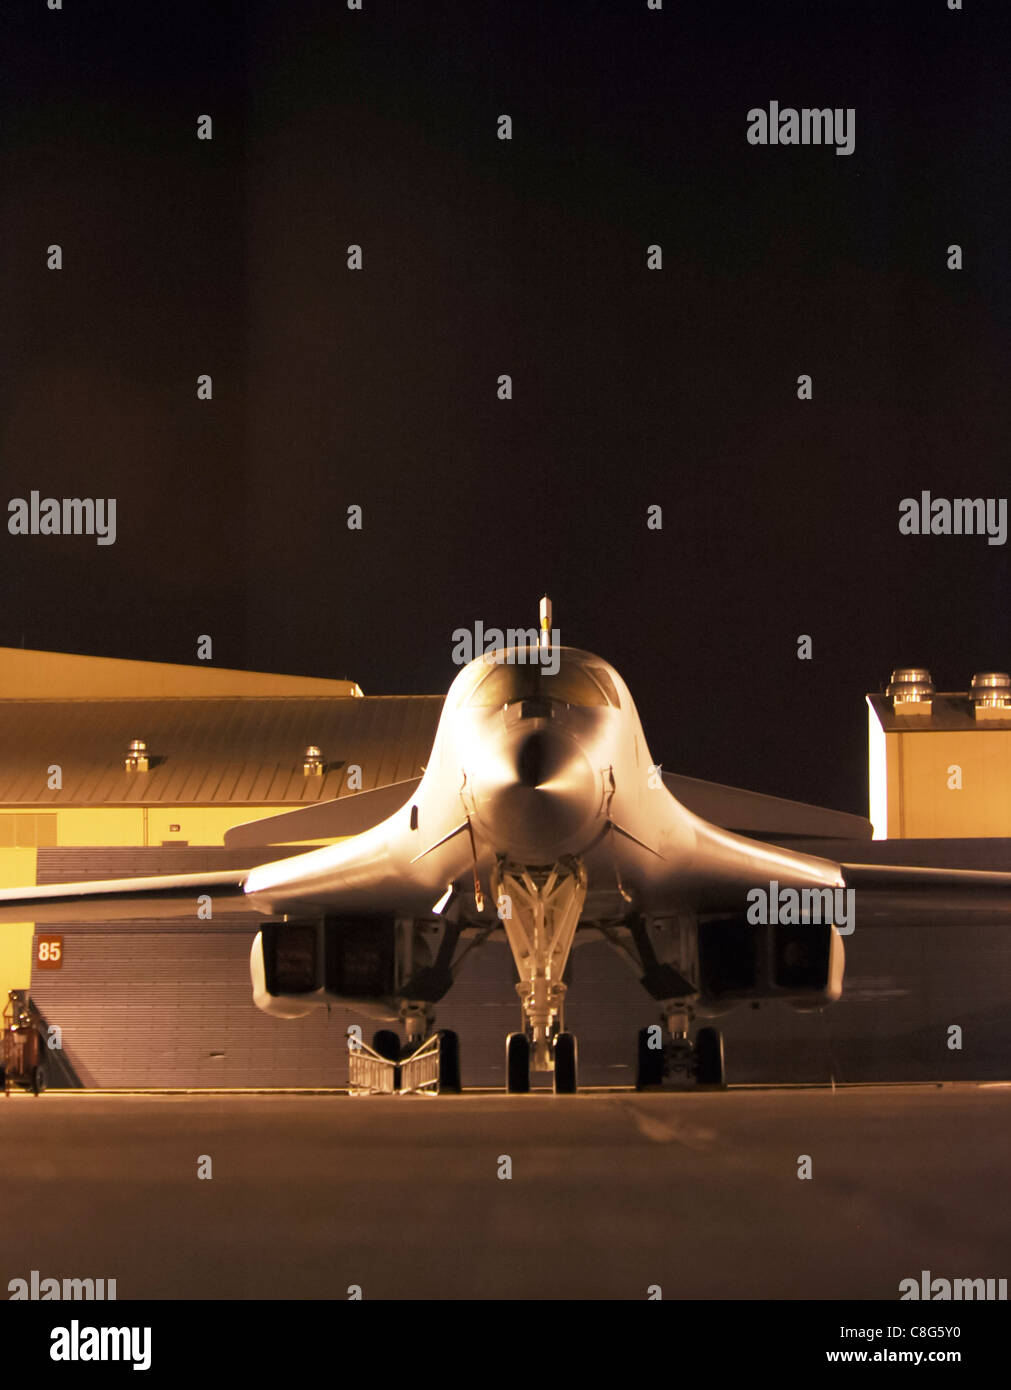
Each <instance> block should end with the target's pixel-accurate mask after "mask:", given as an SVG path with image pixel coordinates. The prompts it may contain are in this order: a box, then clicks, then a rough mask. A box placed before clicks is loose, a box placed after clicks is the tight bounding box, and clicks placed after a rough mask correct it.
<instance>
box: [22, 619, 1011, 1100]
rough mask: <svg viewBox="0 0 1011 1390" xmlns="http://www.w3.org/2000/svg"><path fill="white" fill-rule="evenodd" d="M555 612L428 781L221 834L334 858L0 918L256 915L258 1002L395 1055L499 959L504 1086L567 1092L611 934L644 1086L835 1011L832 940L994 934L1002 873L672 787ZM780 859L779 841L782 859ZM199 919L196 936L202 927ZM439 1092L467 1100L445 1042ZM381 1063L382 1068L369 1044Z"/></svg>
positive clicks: (599, 670)
mask: <svg viewBox="0 0 1011 1390" xmlns="http://www.w3.org/2000/svg"><path fill="white" fill-rule="evenodd" d="M550 622H551V619H550V604H549V603H548V602H547V600H544V601H543V602H542V611H541V631H540V633H539V634H538V631H537V629H531V630H530V631H529V638H530V640H528V641H526V642H525V643H521V644H517V645H514V646H511V647H507V648H499V649H497V650H492V651H489V652H486V653H484V654H483V655H480V656H478V657H477V658H475V659H474V660H473V661H471V662H469V664H467V665H466V666H465V667H464V668H463V669H462V670H461V671H460V673H459V674H458V675H457V677H456V679H455V680H454V681H453V683H452V685H451V686H450V689H449V693H448V695H447V697H446V702H445V705H444V708H443V711H442V715H441V718H440V721H439V726H438V730H437V732H436V736H435V742H434V744H433V747H432V751H431V755H430V757H429V760H428V764H427V766H426V767H425V769H424V774H423V776H422V777H420V778H418V779H412V780H410V781H406V782H400V783H396V784H393V785H391V786H387V787H382V788H378V789H375V790H372V791H366V792H361V793H358V794H357V795H354V796H349V797H347V796H346V797H342V798H340V799H338V800H336V801H330V802H326V803H322V804H319V805H315V806H307V807H302V808H300V809H297V810H294V811H288V812H285V813H282V814H280V815H278V816H272V817H268V818H266V819H262V820H259V821H255V822H250V823H249V824H247V825H244V826H238V827H235V828H234V829H233V830H232V831H230V832H229V833H228V835H227V836H226V841H225V843H226V845H229V846H258V847H261V848H263V849H264V850H265V852H266V847H267V846H268V845H271V844H272V845H274V846H277V847H280V846H282V845H285V846H288V847H289V850H288V852H289V855H290V846H291V845H292V844H298V843H304V842H305V841H311V840H320V839H331V840H333V841H334V843H331V844H328V845H326V846H325V847H323V848H317V849H310V850H307V851H306V852H303V853H295V854H294V855H290V857H288V858H280V859H279V858H276V857H275V858H274V859H273V860H272V861H271V862H266V863H262V864H260V865H259V866H258V867H256V868H253V869H243V870H228V871H223V872H212V873H197V874H170V875H162V876H159V877H156V878H143V879H136V878H134V879H118V880H106V881H99V882H90V883H66V884H54V885H50V886H44V887H38V886H35V887H31V886H29V887H24V888H8V889H3V890H0V921H25V920H34V921H36V922H45V923H49V922H54V921H56V922H68V921H71V920H79V919H89V920H98V921H108V920H113V919H119V920H127V919H131V918H135V917H139V916H143V917H159V916H164V917H170V916H171V917H186V916H195V915H196V914H197V904H198V899H200V898H202V896H203V895H210V897H211V899H212V901H213V914H214V916H215V917H219V916H221V915H222V914H224V913H227V912H244V913H247V914H248V913H249V912H250V910H251V909H252V910H255V911H256V912H258V913H261V914H263V916H264V917H265V918H267V919H270V920H269V921H265V923H264V925H263V928H262V930H261V931H260V932H259V933H258V934H257V936H256V939H255V941H254V943H253V947H252V954H251V976H252V983H253V998H254V1002H255V1003H256V1004H257V1006H258V1007H259V1008H261V1009H263V1010H264V1011H265V1012H267V1013H268V1014H272V1015H275V1016H280V1017H282V1018H298V1017H302V1016H304V1015H305V1014H307V1013H309V1012H310V1011H311V1010H312V1009H315V1008H322V1007H326V1006H328V1005H331V1004H341V1005H345V1006H347V1007H349V1008H351V1009H353V1010H355V1011H358V1012H361V1013H364V1014H366V1015H368V1016H371V1017H375V1018H379V1019H387V1020H396V1019H399V1020H400V1021H401V1022H402V1024H403V1025H404V1028H405V1032H406V1035H407V1039H408V1042H407V1049H408V1051H411V1050H414V1051H417V1049H418V1048H419V1047H420V1046H422V1045H423V1044H424V1043H425V1040H426V1038H432V1037H433V1036H435V1034H434V1021H435V1005H436V1004H437V1002H438V1001H439V1000H440V999H441V998H442V997H443V996H444V995H445V994H446V992H447V991H448V990H449V988H450V987H451V985H452V983H453V979H454V977H455V975H456V972H457V970H458V968H459V966H460V963H461V961H462V960H463V958H464V957H465V955H466V954H467V952H468V951H469V950H470V949H472V947H473V946H475V945H477V944H480V943H481V942H484V941H486V940H488V939H495V938H498V939H500V940H505V941H506V942H508V945H509V947H510V949H511V951H512V955H513V959H514V961H515V965H516V970H517V973H518V976H519V982H518V984H517V985H516V989H517V992H518V994H519V998H520V1004H521V1008H522V1028H521V1029H519V1030H518V1031H517V1032H514V1033H511V1034H510V1035H509V1037H508V1039H507V1042H506V1076H507V1087H508V1089H509V1090H510V1091H514V1092H525V1091H528V1090H529V1089H530V1074H531V1071H532V1070H533V1071H537V1072H546V1073H550V1074H552V1076H553V1084H554V1089H555V1091H556V1092H572V1091H574V1090H575V1089H576V1085H577V1049H576V1039H575V1037H574V1035H573V1034H572V1033H571V1032H569V1031H567V1030H566V1028H565V996H566V989H567V966H568V963H569V957H570V952H571V950H572V947H573V945H574V944H575V943H576V941H577V938H578V939H581V940H588V939H592V938H594V937H596V938H597V939H600V938H603V939H605V940H606V941H608V942H609V943H610V944H611V945H612V946H614V947H615V948H616V949H617V950H618V951H619V952H621V953H622V954H623V955H624V956H625V957H626V958H627V959H628V960H629V961H630V962H631V964H632V965H633V966H634V968H635V970H636V972H637V973H638V974H639V976H640V979H641V982H642V984H643V986H644V988H645V989H646V991H647V993H648V994H649V995H651V996H652V998H653V1000H654V1001H655V1003H656V1006H657V1010H658V1014H659V1017H660V1019H661V1020H662V1024H663V1025H665V1027H666V1030H667V1035H668V1036H667V1039H666V1041H664V1034H663V1027H662V1026H657V1025H656V1024H654V1025H652V1026H649V1027H646V1028H643V1029H642V1030H641V1031H640V1033H639V1038H638V1049H637V1064H636V1084H637V1086H639V1087H640V1088H645V1087H653V1086H659V1085H663V1084H665V1083H666V1084H674V1085H702V1086H717V1087H719V1086H723V1085H724V1084H725V1072H724V1058H723V1043H722V1039H721V1035H720V1034H719V1032H718V1031H717V1030H716V1029H715V1028H712V1027H709V1026H705V1027H701V1028H699V1029H698V1031H697V1034H696V1035H695V1037H694V1039H692V1029H693V1023H694V1020H695V1019H696V1018H698V1017H702V1018H706V1017H712V1016H714V1015H718V1014H720V1013H722V1012H724V1011H726V1010H727V1009H729V1008H731V1007H733V1006H734V1005H740V1004H746V1003H754V1002H755V1001H760V1000H779V1001H782V1002H784V1003H787V1004H789V1005H792V1006H793V1007H794V1008H796V1009H801V1010H809V1009H819V1008H822V1007H824V1006H825V1005H827V1004H829V1003H831V1002H833V1001H834V1000H836V999H838V998H839V997H840V995H841V993H842V982H843V939H842V938H843V936H844V935H847V934H849V933H850V932H852V931H853V930H854V929H855V930H858V931H862V930H873V928H874V924H875V923H876V922H879V921H882V920H888V921H889V922H895V921H899V922H902V921H905V922H908V923H910V924H911V925H918V924H920V923H922V922H924V921H929V922H932V923H935V922H945V921H947V922H956V923H962V922H969V921H972V922H979V923H983V922H1007V921H1008V920H1009V918H1011V874H1009V873H996V872H976V871H968V870H957V869H923V868H901V867H894V866H888V867H882V866H878V865H868V864H860V863H851V862H835V861H834V860H832V859H830V858H823V857H821V856H820V855H813V854H809V853H805V852H803V850H802V849H801V848H797V843H798V841H800V842H801V843H802V841H803V839H804V838H818V839H819V840H821V841H824V840H825V839H830V840H831V839H835V840H838V841H839V842H840V843H843V842H845V843H847V844H848V845H849V846H852V843H853V841H854V840H857V841H859V840H866V839H869V837H870V835H871V827H870V825H869V823H868V822H867V821H865V820H863V819H861V818H860V817H857V816H851V815H847V814H844V813H840V812H835V811H828V810H823V809H822V808H819V807H811V806H804V805H802V804H800V803H797V802H790V801H784V800H781V799H779V798H775V797H765V796H761V795H758V794H756V793H753V792H744V791H740V790H737V789H735V788H729V787H721V786H717V785H714V784H711V783H706V782H699V781H696V780H694V779H691V778H685V777H678V776H674V775H672V774H668V773H661V771H660V769H659V767H658V766H656V765H655V764H654V763H653V760H652V758H651V756H650V752H649V749H648V748H647V745H646V739H645V736H644V734H643V731H642V726H641V724H640V722H639V716H638V714H637V713H636V708H635V704H634V702H633V700H632V696H631V694H630V692H629V690H628V687H627V686H626V685H625V682H624V681H623V680H622V679H621V677H620V676H619V674H618V672H617V671H616V670H615V669H614V667H613V666H610V665H609V664H608V663H607V662H606V661H604V660H602V659H601V658H600V657H597V656H593V655H591V654H590V653H589V652H584V651H578V650H575V649H573V648H569V647H559V646H557V645H554V644H553V641H552V637H553V630H552V629H551V626H550ZM777 841H779V842H786V843H777ZM203 915H206V913H205V914H203ZM437 1036H438V1037H439V1038H440V1039H442V1040H443V1043H444V1047H443V1056H444V1058H445V1066H444V1070H443V1072H442V1080H443V1083H444V1087H443V1088H444V1089H458V1087H459V1061H458V1055H457V1052H456V1042H455V1038H454V1036H453V1035H452V1034H449V1033H445V1032H444V1033H441V1034H438V1035H437ZM373 1045H374V1047H375V1048H376V1050H377V1051H378V1052H379V1053H380V1054H382V1055H383V1056H385V1057H387V1058H390V1059H391V1060H396V1059H397V1058H398V1057H399V1056H400V1039H399V1037H398V1036H397V1035H396V1034H395V1033H393V1032H391V1031H390V1030H388V1029H387V1030H383V1031H382V1032H381V1033H378V1034H377V1035H376V1038H375V1039H374V1040H373Z"/></svg>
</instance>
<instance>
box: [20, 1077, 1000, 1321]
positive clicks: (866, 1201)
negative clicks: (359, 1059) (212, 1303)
mask: <svg viewBox="0 0 1011 1390" xmlns="http://www.w3.org/2000/svg"><path fill="white" fill-rule="evenodd" d="M1009 1100H1011V1085H999V1084H998V1085H993V1084H991V1085H984V1086H976V1085H972V1084H946V1085H944V1086H931V1085H924V1086H867V1087H853V1088H840V1089H836V1090H834V1091H833V1090H827V1089H803V1088H797V1089H789V1090H782V1089H779V1090H774V1089H757V1088H756V1089H747V1088H745V1089H732V1090H730V1091H728V1092H724V1093H703V1094H637V1093H635V1092H634V1091H629V1090H619V1089H615V1090H599V1091H584V1092H581V1093H580V1094H579V1095H576V1096H566V1097H554V1096H552V1095H551V1094H549V1093H548V1094H537V1093H535V1094H532V1095H530V1096H507V1095H504V1094H503V1093H501V1092H474V1093H465V1094H464V1095H463V1096H459V1097H452V1096H447V1097H423V1096H395V1097H371V1096H360V1097H353V1096H348V1095H345V1094H338V1093H330V1094H312V1095H307V1094H288V1093H276V1094H253V1093H230V1094H224V1093H222V1094H213V1093H212V1094H189V1095H109V1094H88V1093H81V1092H76V1093H71V1092H67V1093H63V1094H57V1093H49V1094H47V1095H44V1096H42V1097H39V1098H35V1097H32V1096H29V1095H26V1094H15V1095H12V1096H11V1098H10V1099H9V1100H6V1101H5V1100H3V1099H2V1098H0V1125H2V1133H3V1139H4V1145H3V1172H2V1182H0V1223H2V1225H0V1229H2V1231H3V1241H2V1252H3V1258H2V1262H0V1272H2V1279H3V1287H6V1284H7V1281H8V1280H10V1279H13V1278H16V1277H23V1278H28V1277H29V1276H30V1274H31V1271H32V1270H33V1269H36V1270H38V1271H39V1272H40V1277H42V1278H46V1277H54V1278H60V1279H62V1278H87V1277H93V1278H98V1277H101V1278H106V1279H108V1278H110V1277H111V1278H115V1279H116V1280H117V1291H118V1296H119V1298H120V1299H128V1298H132V1297H139V1298H164V1299H173V1298H199V1299H214V1298H301V1299H332V1298H338V1299H344V1298H347V1297H348V1290H349V1287H351V1286H354V1285H358V1286H360V1287H361V1290H362V1294H363V1296H364V1297H365V1298H370V1299H375V1298H383V1299H386V1298H394V1299H396V1298H438V1299H466V1298H484V1299H488V1298H538V1299H542V1298H548V1299H552V1298H581V1299H614V1298H620V1299H645V1298H646V1297H647V1296H648V1290H649V1288H650V1286H651V1285H659V1286H660V1288H661V1290H662V1296H663V1297H664V1298H665V1299H698V1298H702V1299H708V1298H744V1299H748V1298H776V1299H789V1298H818V1299H833V1298H860V1299H896V1298H898V1293H899V1288H898V1286H899V1281H900V1280H901V1279H903V1278H907V1277H913V1278H917V1279H918V1278H919V1275H920V1271H921V1270H923V1269H929V1270H930V1271H931V1272H932V1274H933V1275H934V1276H935V1277H936V1276H943V1277H945V1278H960V1277H967V1278H968V1277H971V1278H987V1277H994V1278H996V1277H1006V1276H1007V1275H1008V1272H1009V1271H1008V1251H1009V1248H1011V1241H1009V1234H1011V1230H1009V1227H1011V1216H1009V1203H1008V1201H1007V1188H1008V1155H1009V1153H1011V1143H1009V1141H1011V1107H1009ZM803 1155H807V1156H808V1157H809V1159H810V1169H811V1177H810V1179H800V1178H798V1171H799V1170H800V1168H801V1167H803V1158H802V1156H803ZM208 1159H209V1160H210V1164H211V1172H212V1177H210V1178H209V1179H208V1178H203V1179H201V1178H200V1177H198V1170H199V1169H200V1167H201V1165H203V1167H204V1168H205V1170H206V1166H207V1160H208ZM507 1160H508V1162H507ZM510 1169H511V1176H510V1177H505V1176H500V1175H501V1174H504V1173H505V1172H507V1171H509V1170H510Z"/></svg>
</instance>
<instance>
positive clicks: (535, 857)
mask: <svg viewBox="0 0 1011 1390" xmlns="http://www.w3.org/2000/svg"><path fill="white" fill-rule="evenodd" d="M475 799H476V803H477V805H476V809H477V813H478V817H479V819H480V820H481V822H482V824H483V826H484V828H485V830H486V832H487V833H488V835H489V837H490V839H491V840H492V843H493V844H494V845H495V847H496V848H497V849H499V850H502V851H505V852H507V853H509V854H510V855H513V856H515V857H517V858H521V859H524V860H526V862H528V863H531V864H543V863H550V862H551V861H552V860H553V859H555V858H556V857H557V856H558V855H560V854H564V853H570V852H572V851H573V850H574V849H576V848H580V847H581V846H580V845H578V844H577V843H575V842H576V841H578V840H579V837H580V835H581V834H583V833H584V832H585V830H586V827H587V826H588V824H589V823H590V822H591V821H592V819H593V818H594V816H595V814H596V812H597V810H598V809H599V803H600V791H599V788H598V786H597V780H596V779H595V777H594V775H593V769H592V768H591V767H590V764H589V762H588V761H587V759H586V757H585V755H584V754H583V752H582V750H581V749H580V747H579V745H578V744H577V743H576V742H575V741H574V740H573V739H570V738H568V737H566V736H565V735H563V734H561V733H559V732H558V731H556V730H553V729H543V728H538V729H529V730H526V729H525V730H522V731H517V733H516V735H515V737H513V738H511V739H510V740H509V741H508V743H507V744H506V746H505V747H504V748H503V749H502V756H501V757H500V758H499V759H497V760H496V763H495V766H494V767H490V768H489V769H488V770H487V771H486V773H485V775H484V776H483V777H479V778H478V779H477V795H476V798H475Z"/></svg>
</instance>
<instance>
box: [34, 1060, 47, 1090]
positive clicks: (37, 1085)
mask: <svg viewBox="0 0 1011 1390" xmlns="http://www.w3.org/2000/svg"><path fill="white" fill-rule="evenodd" d="M45 1089H46V1069H45V1067H44V1066H43V1065H42V1063H41V1062H39V1063H38V1064H37V1065H36V1066H34V1067H32V1091H33V1092H34V1093H35V1095H37V1096H40V1095H41V1094H42V1092H43V1091H44V1090H45Z"/></svg>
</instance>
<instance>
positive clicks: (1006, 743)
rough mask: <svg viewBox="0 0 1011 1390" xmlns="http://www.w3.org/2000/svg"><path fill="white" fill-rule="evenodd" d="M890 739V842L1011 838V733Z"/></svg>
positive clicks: (897, 736) (993, 731) (989, 731)
mask: <svg viewBox="0 0 1011 1390" xmlns="http://www.w3.org/2000/svg"><path fill="white" fill-rule="evenodd" d="M886 738H887V740H888V742H889V743H890V745H891V746H890V748H889V778H888V782H889V788H890V790H891V793H892V794H891V795H890V797H889V816H888V838H889V839H892V838H895V837H900V838H906V839H921V838H922V839H934V838H940V839H946V838H950V839H957V838H959V837H968V836H972V837H975V836H989V835H1000V836H1008V835H1011V731H1004V730H999V731H998V730H996V729H987V730H983V729H980V730H978V731H973V732H966V733H956V732H947V733H935V734H931V733H927V732H922V733H906V734H898V733H897V734H892V735H890V736H886Z"/></svg>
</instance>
